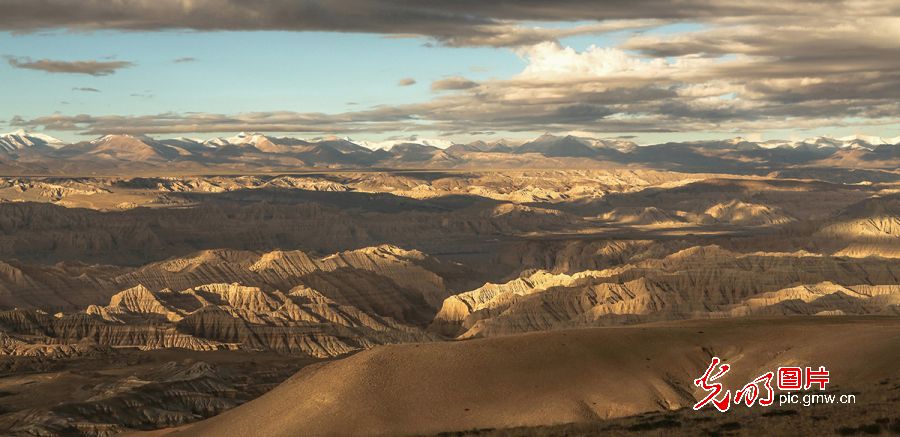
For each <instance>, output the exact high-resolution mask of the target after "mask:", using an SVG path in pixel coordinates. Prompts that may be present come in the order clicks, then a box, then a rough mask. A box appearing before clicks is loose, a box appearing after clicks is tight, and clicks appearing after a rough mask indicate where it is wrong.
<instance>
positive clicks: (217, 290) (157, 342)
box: [0, 283, 433, 358]
mask: <svg viewBox="0 0 900 437" xmlns="http://www.w3.org/2000/svg"><path fill="white" fill-rule="evenodd" d="M367 310H368V311H367ZM0 329H3V330H4V331H6V332H11V333H15V334H17V335H21V336H26V337H31V339H32V343H34V342H42V343H46V344H56V345H72V344H76V343H82V342H85V341H89V342H91V343H95V344H99V345H105V346H113V347H131V348H139V349H144V350H150V349H164V348H182V349H190V350H200V351H207V350H228V349H230V350H236V349H247V350H270V351H275V352H279V353H289V354H301V355H308V356H312V357H317V358H327V357H333V356H338V355H343V354H346V353H349V352H352V351H355V350H359V349H363V348H368V347H371V346H372V345H375V344H384V343H398V342H420V341H430V340H432V339H433V336H432V335H429V334H427V333H425V332H424V331H422V330H421V329H419V328H417V327H415V326H410V325H405V324H403V323H401V322H398V321H397V320H395V319H393V318H390V317H384V316H380V315H378V314H375V313H373V312H372V311H371V309H370V308H366V309H360V308H357V307H354V306H351V305H344V304H340V303H338V302H336V301H335V300H333V299H331V298H330V297H328V296H326V295H324V294H322V293H320V292H318V291H316V290H314V289H311V288H309V287H307V286H304V285H300V286H297V287H295V288H294V289H292V290H290V291H289V292H287V293H282V292H280V291H277V290H276V291H272V292H267V291H263V290H262V289H260V288H258V287H248V286H243V285H240V284H237V283H234V284H221V283H219V284H205V285H200V286H196V287H192V288H188V289H185V290H181V291H171V290H168V289H164V290H159V291H151V290H150V289H148V288H147V287H145V286H143V285H139V286H136V287H133V288H130V289H127V290H123V291H121V292H119V293H117V294H115V295H113V297H112V298H111V299H110V303H109V305H106V306H97V305H92V306H90V307H88V308H87V309H86V310H85V311H83V312H79V313H75V314H70V315H63V314H59V315H57V316H49V315H47V314H44V313H42V312H39V311H27V310H16V311H7V312H0ZM29 347H30V348H31V349H32V350H39V348H38V347H37V346H35V345H34V344H31V345H28V344H27V342H24V341H19V342H17V343H16V344H12V343H10V345H9V346H8V347H6V348H5V349H2V350H7V349H8V351H7V352H6V353H7V354H14V353H15V354H23V353H24V352H22V351H24V350H26V349H28V348H29ZM45 349H46V348H45ZM48 350H49V349H48ZM61 350H62V352H59V353H64V352H65V349H61Z"/></svg>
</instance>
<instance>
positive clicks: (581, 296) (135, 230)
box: [0, 170, 900, 435]
mask: <svg viewBox="0 0 900 437" xmlns="http://www.w3.org/2000/svg"><path fill="white" fill-rule="evenodd" d="M898 191H900V185H898V184H897V183H896V182H891V181H890V180H882V181H881V182H877V183H870V184H842V183H826V182H819V181H810V180H784V179H773V178H761V177H734V176H724V175H701V174H693V175H685V174H678V173H665V172H652V171H643V170H614V171H613V170H611V171H594V170H590V171H576V170H566V171H509V172H456V173H451V172H448V173H444V172H355V173H354V172H345V173H327V174H326V173H323V174H308V175H299V176H298V175H282V176H196V177H194V176H192V177H164V178H161V177H148V178H80V179H77V180H76V179H71V178H70V179H66V178H56V179H49V178H41V179H40V180H37V179H29V178H7V179H4V180H2V181H0V200H2V199H6V200H9V202H6V203H0V393H4V392H10V393H13V394H12V395H9V396H0V430H2V432H13V431H10V430H15V432H19V433H26V434H28V433H31V434H38V435H40V434H51V435H52V434H54V433H56V434H59V433H70V434H87V435H107V434H112V433H116V432H119V431H122V430H126V429H153V428H159V427H165V426H175V425H179V424H183V423H186V422H190V421H195V420H198V419H200V418H202V417H207V416H208V415H211V414H217V413H219V412H222V411H225V410H227V409H230V408H232V407H234V406H235V405H237V404H239V403H241V402H244V401H245V400H247V399H249V397H252V396H255V395H256V394H259V393H262V391H264V390H266V389H268V388H271V386H272V385H274V383H275V382H278V381H280V380H283V379H284V378H286V377H287V376H288V375H289V374H290V373H291V371H290V370H284V371H283V372H282V371H278V372H274V373H271V374H262V373H260V372H262V370H260V369H259V368H257V367H264V366H251V365H250V364H248V366H249V367H247V368H243V367H240V366H238V365H237V364H235V361H239V360H240V361H248V362H249V361H252V360H255V359H257V358H256V357H259V358H260V359H262V358H265V359H266V360H271V361H267V362H271V363H280V364H284V365H285V366H286V367H285V369H287V368H290V365H288V364H285V363H304V364H306V363H310V362H316V361H322V360H330V359H335V358H340V359H343V358H344V357H347V356H349V355H351V354H355V353H356V352H360V351H364V350H367V349H371V348H373V347H375V346H379V345H387V344H397V343H417V344H419V346H420V347H423V348H424V347H425V345H423V344H420V343H426V342H427V343H433V342H437V341H443V340H452V339H469V338H474V337H500V336H507V335H509V334H518V333H523V332H531V331H556V330H559V329H562V328H569V327H584V326H608V325H625V324H636V323H643V322H658V321H669V320H675V319H734V322H733V323H736V324H743V323H755V322H754V321H751V320H750V319H746V318H758V317H781V316H792V315H820V316H841V315H842V316H854V315H878V316H890V317H896V316H898V315H900V314H898V313H900V310H898V308H900V290H898V286H900V285H898V284H900V271H898V267H897V265H896V260H897V258H898V257H900V254H898V252H897V250H898V249H897V248H898V247H900V241H898V237H900V235H898V233H897V229H898V223H900V222H898V217H900V210H898V208H897V192H898ZM738 319H740V320H738ZM814 319H815V320H821V319H823V318H822V317H815V318H814ZM617 329H618V328H617ZM185 357H190V358H189V359H188V358H185ZM116 360H125V362H127V363H129V366H133V365H134V366H139V367H140V366H142V365H145V364H146V366H145V367H143V368H141V370H135V371H125V370H121V371H120V370H117V369H114V368H113V367H115V366H113V365H112V364H109V363H114V362H116ZM273 365H274V364H273ZM94 367H97V368H102V369H103V371H94V370H93V369H94ZM250 367H253V368H252V369H251V368H250ZM167 369H168V370H167ZM293 369H294V370H296V366H295V367H294V368H293ZM29 375H31V376H29ZM253 378H259V380H260V381H269V382H268V383H264V384H262V383H261V384H256V383H255V382H253V381H250V379H253ZM4 384H5V385H4ZM23 384H28V385H27V386H26V385H23ZM20 387H26V388H25V389H21V388H20ZM57 392H65V393H66V397H65V399H62V398H59V397H58V396H56V395H55V394H56V393H57ZM33 393H37V394H36V395H34V394H33ZM244 394H247V396H246V397H245V396H244ZM681 395H684V393H680V394H679V396H681ZM34 398H37V399H43V398H46V399H47V400H46V401H45V402H44V403H40V402H37V401H32V400H30V399H34ZM666 399H668V400H672V399H674V398H670V397H667V398H666ZM685 399H686V398H685ZM29 402H31V403H29ZM122 403H125V405H131V406H134V409H133V411H132V410H125V409H122V408H121V405H122ZM673 405H674V404H673ZM679 405H681V404H679ZM2 409H7V411H10V413H7V414H2V411H3V410H2ZM110 417H113V418H114V420H112V419H110V420H107V418H110Z"/></svg>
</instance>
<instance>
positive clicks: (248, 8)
mask: <svg viewBox="0 0 900 437" xmlns="http://www.w3.org/2000/svg"><path fill="white" fill-rule="evenodd" d="M0 10H3V11H4V13H3V14H0V29H5V30H12V31H33V30H39V29H50V28H67V29H76V30H93V29H122V30H164V29H192V30H201V31H212V30H288V31H339V32H365V33H380V34H392V35H417V36H427V37H431V38H434V39H435V40H437V41H439V42H442V43H445V44H449V45H493V46H511V45H523V44H532V43H535V42H539V41H546V40H548V39H557V38H561V37H565V36H571V35H572V34H578V33H597V32H607V31H610V30H617V29H620V28H629V27H643V26H646V25H648V23H647V22H636V23H627V22H625V23H619V24H616V23H615V22H614V21H616V20H626V21H628V20H659V19H662V20H683V19H688V20H701V21H703V20H709V19H716V18H722V17H748V16H771V17H781V16H787V15H799V16H812V15H818V14H823V15H824V14H830V15H832V16H858V15H866V14H887V13H891V12H893V13H896V12H897V11H898V10H900V7H898V6H897V3H896V2H895V1H893V2H892V1H890V0H871V1H867V2H864V3H859V2H853V1H824V2H817V3H815V4H809V3H808V2H790V1H787V2H786V1H771V0H769V1H761V2H744V1H736V0H724V1H711V0H685V1H680V2H677V3H673V2H670V1H665V0H635V1H620V0H617V1H604V2H596V1H590V0H561V1H553V0H544V1H540V0H538V1H527V2H523V1H514V0H492V1H483V0H454V1H444V0H416V1H411V0H305V1H295V0H269V1H265V2H247V1H243V0H122V1H117V2H114V3H110V2H108V1H103V0H82V1H70V0H0ZM520 21H529V22H533V21H565V22H575V21H578V22H582V21H596V22H598V23H595V24H587V25H584V26H578V28H576V29H574V30H573V29H560V28H544V29H538V28H535V27H534V26H531V25H529V26H524V25H519V23H518V22H520ZM573 32H574V33H573Z"/></svg>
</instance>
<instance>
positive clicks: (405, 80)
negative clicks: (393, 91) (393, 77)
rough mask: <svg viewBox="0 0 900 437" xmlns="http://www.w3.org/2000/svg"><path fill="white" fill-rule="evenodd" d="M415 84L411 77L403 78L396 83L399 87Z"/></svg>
mask: <svg viewBox="0 0 900 437" xmlns="http://www.w3.org/2000/svg"><path fill="white" fill-rule="evenodd" d="M415 84H416V80H415V79H413V78H411V77H404V78H403V79H400V80H399V81H397V85H399V86H410V85H415Z"/></svg>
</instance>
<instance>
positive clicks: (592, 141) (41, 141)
mask: <svg viewBox="0 0 900 437" xmlns="http://www.w3.org/2000/svg"><path fill="white" fill-rule="evenodd" d="M115 137H132V138H139V139H147V140H150V141H157V140H154V139H153V138H151V137H148V136H144V135H127V134H119V135H104V136H101V137H99V138H97V139H94V140H91V141H90V142H91V143H95V144H96V143H99V142H102V141H105V140H107V139H109V138H115ZM554 138H564V139H569V140H575V141H578V142H580V143H583V144H584V145H587V146H590V147H609V148H615V149H620V150H628V149H631V148H633V147H641V145H639V144H637V143H635V142H632V141H629V140H623V139H619V138H613V139H607V138H590V137H575V136H562V137H558V136H554V135H552V134H545V135H542V136H541V137H538V138H536V139H535V140H532V141H515V140H505V139H504V140H500V141H502V142H503V144H506V145H512V146H518V145H522V144H528V143H540V142H547V141H548V140H549V141H552V140H553V139H554ZM336 140H341V141H345V142H347V143H353V144H356V145H358V146H362V147H365V148H367V149H370V150H385V151H389V150H390V149H391V148H393V147H394V146H396V145H399V144H417V145H421V146H429V147H435V148H438V149H447V148H449V147H451V146H453V145H454V144H459V143H456V142H454V141H452V140H449V139H443V138H421V137H418V136H411V137H408V138H403V139H390V140H381V141H369V140H353V139H351V138H349V137H343V138H338V137H324V138H313V139H308V140H304V139H301V138H296V137H289V136H283V137H278V136H270V135H265V134H262V133H258V132H253V133H249V132H240V133H238V134H236V135H234V136H230V137H224V138H223V137H215V138H209V139H200V138H185V137H176V138H171V139H164V140H158V141H162V142H168V143H183V144H187V143H193V144H198V145H203V146H205V147H208V148H217V147H224V146H229V145H232V146H244V145H252V146H254V147H256V146H262V145H265V144H294V145H301V144H302V145H310V144H315V143H319V142H323V141H336ZM721 143H725V144H731V145H737V144H746V143H752V144H755V145H757V146H759V147H761V148H764V149H775V148H792V149H796V148H801V147H806V148H810V147H811V148H839V149H866V150H873V149H874V148H875V147H877V146H882V145H897V144H900V136H896V137H893V138H885V137H879V136H874V135H861V134H860V135H851V136H846V137H840V138H834V137H828V136H817V137H810V138H805V139H802V140H765V141H751V140H748V139H745V138H743V137H736V138H732V139H728V140H723V141H721ZM66 145H67V143H66V142H65V141H62V140H60V139H57V138H54V137H52V136H50V135H45V134H41V133H36V132H29V131H26V130H24V129H19V130H17V131H15V132H10V133H6V134H2V135H0V150H2V151H7V152H9V151H14V150H22V149H27V148H29V147H34V146H48V147H52V148H55V149H59V148H62V147H64V146H66Z"/></svg>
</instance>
